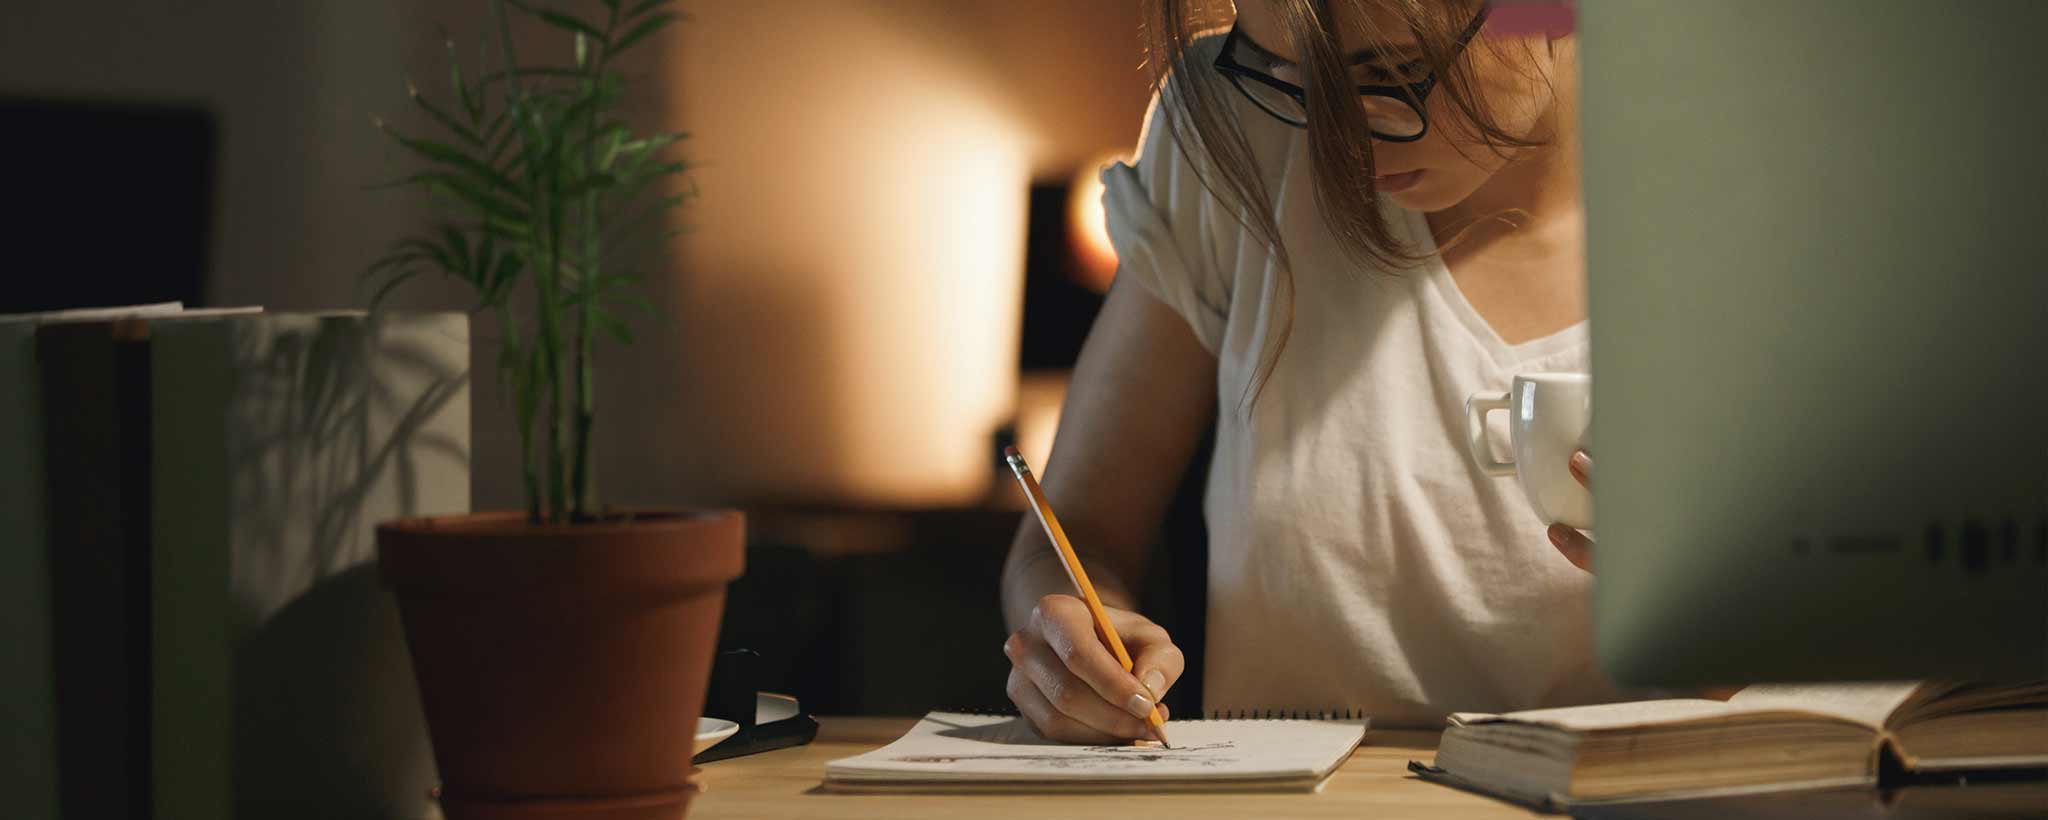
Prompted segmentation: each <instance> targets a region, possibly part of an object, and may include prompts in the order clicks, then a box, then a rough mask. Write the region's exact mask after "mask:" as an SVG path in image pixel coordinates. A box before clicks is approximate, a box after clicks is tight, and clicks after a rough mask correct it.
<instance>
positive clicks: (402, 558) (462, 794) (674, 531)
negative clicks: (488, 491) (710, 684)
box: [377, 512, 745, 820]
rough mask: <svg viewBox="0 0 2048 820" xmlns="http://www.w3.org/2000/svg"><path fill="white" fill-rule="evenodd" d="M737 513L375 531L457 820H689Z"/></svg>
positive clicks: (490, 520)
mask: <svg viewBox="0 0 2048 820" xmlns="http://www.w3.org/2000/svg"><path fill="white" fill-rule="evenodd" d="M744 541H745V525H744V523H743V519H742V518H741V516H740V514H739V513H736V512H642V513H636V514H635V515H634V518H633V519H632V520H631V521H624V522H617V523H600V524H583V525H575V526H533V525H529V524H527V523H526V518H525V516H524V515H521V514H519V513H481V514H477V515H463V516H449V517H443V518H419V519H407V520H402V521H395V522H390V523H386V524H383V525H380V526H379V527H378V528H377V558H378V562H379V567H380V573H381V574H382V575H383V578H384V580H385V582H386V583H388V584H390V585H391V588H392V589H393V591H395V592H396V593H397V597H398V604H399V611H400V613H401V615H402V616H403V618H404V621H405V634H406V643H407V644H408V646H410V648H411V650H412V656H413V669H414V675H415V677H416V678H417V679H418V683H419V688H420V700H421V703H422V704H423V705H424V706H425V707H426V715H427V733H428V735H429V737H431V739H432V740H433V744H434V760H435V762H436V763H437V764H438V765H439V767H440V772H441V805H442V811H443V812H444V813H445V814H446V816H447V817H448V818H449V820H490V819H491V818H500V817H504V818H515V817H516V818H525V817H547V818H551V819H552V820H566V819H567V818H600V817H601V818H606V820H623V819H624V818H634V819H635V820H637V819H638V818H649V820H652V819H653V818H662V820H675V819H676V818H681V817H682V816H683V815H684V812H685V811H686V810H687V809H688V807H689V800H690V797H691V796H692V795H693V794H694V793H695V788H694V787H693V786H692V785H691V784H690V782H689V773H690V754H691V745H692V742H693V740H694V738H695V735H696V727H697V718H698V716H699V715H700V714H701V713H702V711H703V708H704V687H705V684H706V682H707V680H708V678H709V676H710V672H711V656H712V653H713V651H714V649H715V648H716V647H715V644H716V643H717V641H718V622H719V617H720V615H721V613H722V612H723V611H724V607H725V586H726V584H727V583H728V582H730V581H732V580H733V579H734V578H737V577H739V575H740V572H741V570H742V569H743V566H744V561H745V549H744Z"/></svg>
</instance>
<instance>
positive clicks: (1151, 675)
mask: <svg viewBox="0 0 2048 820" xmlns="http://www.w3.org/2000/svg"><path fill="white" fill-rule="evenodd" d="M1138 683H1139V684H1140V685H1142V686H1144V687H1145V691H1147V692H1150V693H1152V699H1153V700H1158V699H1159V693H1160V691H1161V690H1163V689H1165V688H1166V674H1165V673H1163V672H1160V671H1159V670H1157V669H1154V670H1152V671H1149V672H1146V673H1145V677H1144V678H1143V679H1141V680H1139V681H1138Z"/></svg>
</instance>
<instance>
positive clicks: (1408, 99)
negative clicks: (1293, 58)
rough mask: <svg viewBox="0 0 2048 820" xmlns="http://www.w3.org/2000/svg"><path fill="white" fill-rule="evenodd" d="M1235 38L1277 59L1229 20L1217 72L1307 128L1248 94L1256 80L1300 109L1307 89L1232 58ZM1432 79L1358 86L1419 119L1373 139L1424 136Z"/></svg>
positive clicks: (1468, 34) (1480, 18) (1481, 19)
mask: <svg viewBox="0 0 2048 820" xmlns="http://www.w3.org/2000/svg"><path fill="white" fill-rule="evenodd" d="M1489 5H1490V4H1489ZM1488 10H1489V9H1488V6H1481V7H1480V9H1479V14H1478V15H1477V16H1474V17H1473V18H1472V22H1471V23H1469V24H1467V25H1466V26H1465V30H1464V31H1463V32H1460V33H1459V34H1458V43H1457V45H1456V47H1455V48H1454V49H1453V50H1452V52H1451V57H1452V59H1456V58H1457V56H1458V55H1460V54H1463V53H1465V47H1466V46H1468V45H1470V44H1471V43H1472V38H1473V37H1477V36H1478V35H1479V29H1480V28H1481V27H1482V26H1484V25H1485V24H1486V13H1487V11H1488ZM1239 40H1243V41H1244V43H1245V44H1246V45H1248V46H1250V47H1251V48H1252V49H1253V50H1254V51H1257V52H1259V53H1260V54H1265V55H1267V56H1270V57H1273V59H1274V60H1276V61H1278V60H1279V59H1280V58H1279V56H1278V55H1275V54H1273V53H1272V52H1270V51H1267V50H1266V49H1265V48H1264V47H1261V46H1260V45H1259V44H1258V41H1256V40H1253V39H1251V38H1249V37H1246V36H1244V34H1243V33H1241V32H1239V31H1238V30H1237V25H1236V24H1235V23H1233V24H1231V26H1230V34H1228V35H1226V36H1225V37H1224V39H1223V50H1222V51H1221V52H1220V53H1218V54H1217V55H1216V62H1215V66H1214V67H1215V69H1216V71H1217V73H1219V74H1222V75H1223V76H1224V77H1225V78H1226V79H1229V80H1230V84H1231V85H1233V86H1236V87H1237V91H1238V93H1240V94H1243V95H1244V96H1245V99H1248V100H1251V101H1252V104H1253V105H1256V106H1258V107H1259V110H1260V111H1264V112H1266V113H1267V114H1271V115H1272V116H1273V119H1276V120H1279V121H1281V122H1284V123H1287V124H1288V125H1291V126H1294V127H1295V128H1307V127H1308V122H1307V121H1306V120H1304V121H1302V122H1295V121H1294V120H1292V119H1289V118H1288V117H1287V115H1285V114H1282V113H1280V112H1278V111H1274V110H1273V109H1272V108H1269V107H1267V106H1266V104H1265V103H1264V102H1261V101H1260V100H1259V98H1258V97H1257V96H1256V95H1254V94H1252V93H1251V91H1250V90H1249V89H1246V88H1245V87H1244V81H1245V80H1250V81H1252V82H1256V83H1259V84H1261V85H1264V86H1266V87H1268V88H1271V89H1273V90H1274V91H1278V92H1280V93H1282V94H1286V95H1287V96H1289V97H1293V98H1294V100H1295V101H1296V102H1298V103H1301V107H1302V110H1303V111H1307V110H1308V92H1307V91H1305V90H1303V89H1302V87H1301V86H1298V85H1295V84H1293V83H1290V82H1287V81H1286V80H1282V79H1279V78H1277V77H1274V76H1273V75H1271V74H1266V73H1264V72H1261V71H1256V70H1254V69H1251V68H1249V67H1247V66H1245V65H1244V64H1243V63H1240V62H1238V61H1237V59H1236V58H1234V57H1232V56H1231V54H1232V52H1234V51H1235V50H1236V46H1237V43H1238V41H1239ZM1361 62H1363V61H1361ZM1436 81H1437V76H1436V70H1435V69H1431V70H1430V72H1429V76H1427V77H1424V78H1422V79H1420V80H1417V81H1415V82H1412V83H1403V84H1399V85H1361V86H1359V87H1358V96H1361V97H1387V98H1389V99H1393V100H1396V101H1399V102H1400V103H1402V104H1403V105H1406V106H1408V107H1409V108H1410V109H1412V110H1414V111H1415V118H1416V119H1417V120H1419V121H1421V123H1422V128H1421V129H1420V130H1417V131H1416V132H1415V133H1414V134H1411V135H1407V136H1394V135H1389V134H1383V133H1380V132H1379V131H1378V130H1374V131H1373V132H1372V136H1373V138H1374V139H1378V140H1385V141H1387V142H1415V141H1416V140H1419V139H1422V138H1423V137H1425V136H1427V135H1428V134H1429V114H1428V111H1427V109H1425V108H1424V107H1423V103H1424V102H1425V101H1427V100H1428V99H1429V92H1430V91H1432V90H1434V89H1435V88H1436Z"/></svg>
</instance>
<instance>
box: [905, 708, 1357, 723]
mask: <svg viewBox="0 0 2048 820" xmlns="http://www.w3.org/2000/svg"><path fill="white" fill-rule="evenodd" d="M940 711H943V712H952V713H954V714H963V715H987V716H989V717H1018V712H1017V710H1016V708H1015V707H1006V706H977V707H969V708H964V709H941V710H940ZM1365 717H1366V715H1365V710H1363V709H1351V708H1340V709H1210V710H1208V711H1207V712H1204V713H1203V715H1202V716H1201V717H1198V718H1182V717H1175V718H1174V720H1176V721H1180V720H1364V719H1365Z"/></svg>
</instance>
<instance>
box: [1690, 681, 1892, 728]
mask: <svg viewBox="0 0 2048 820" xmlns="http://www.w3.org/2000/svg"><path fill="white" fill-rule="evenodd" d="M1918 688H1920V682H1919V681H1906V682H1903V683H1897V682H1893V683H1759V684H1756V685H1754V686H1751V687H1749V688H1747V689H1744V690H1742V691H1740V692H1737V693H1735V697H1733V698H1729V700H1728V705H1730V706H1734V707H1737V708H1738V709H1739V710H1740V711H1744V712H1754V711H1759V710H1768V709H1790V710H1794V711H1801V712H1819V713H1821V714H1824V715H1834V716H1836V717H1841V718H1846V719H1849V720H1853V721H1855V722H1857V723H1861V724H1863V725H1865V726H1869V727H1871V728H1882V727H1883V726H1884V721H1885V718H1886V717H1888V716H1890V715H1891V713H1892V711H1893V710H1895V709H1897V708H1899V705H1900V704H1902V703H1905V702H1906V699H1907V698H1910V697H1912V696H1913V690H1915V689H1918Z"/></svg>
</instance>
